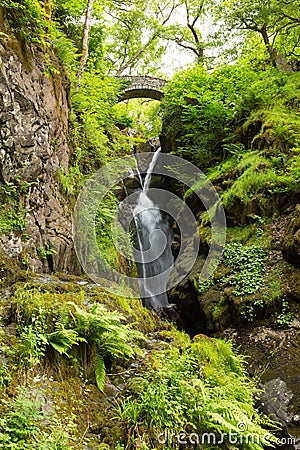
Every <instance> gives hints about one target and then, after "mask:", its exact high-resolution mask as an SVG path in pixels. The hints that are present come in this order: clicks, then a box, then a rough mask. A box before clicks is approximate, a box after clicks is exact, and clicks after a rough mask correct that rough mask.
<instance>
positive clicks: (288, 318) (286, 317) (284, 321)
mask: <svg viewBox="0 0 300 450" xmlns="http://www.w3.org/2000/svg"><path fill="white" fill-rule="evenodd" d="M294 318H295V315H294V314H293V313H292V312H291V310H290V305H289V303H288V302H287V301H286V300H283V301H282V308H281V313H280V314H279V316H278V317H277V319H276V322H277V325H278V326H279V327H280V328H286V327H287V326H289V324H290V323H291V322H292V320H293V319H294Z"/></svg>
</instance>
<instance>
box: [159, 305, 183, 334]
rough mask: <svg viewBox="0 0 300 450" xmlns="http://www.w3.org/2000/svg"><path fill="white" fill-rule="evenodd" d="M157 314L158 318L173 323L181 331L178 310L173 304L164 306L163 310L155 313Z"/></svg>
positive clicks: (181, 326)
mask: <svg viewBox="0 0 300 450" xmlns="http://www.w3.org/2000/svg"><path fill="white" fill-rule="evenodd" d="M157 314H158V315H159V317H161V318H162V319H164V320H168V321H169V322H172V323H174V324H175V325H176V326H177V328H179V329H180V330H182V329H183V328H184V325H183V322H182V319H181V316H180V313H179V310H178V308H177V306H176V305H175V304H170V305H167V306H164V307H163V308H160V309H159V310H158V311H157Z"/></svg>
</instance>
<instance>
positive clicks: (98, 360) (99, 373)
mask: <svg viewBox="0 0 300 450" xmlns="http://www.w3.org/2000/svg"><path fill="white" fill-rule="evenodd" d="M94 369H95V377H96V383H97V386H98V389H99V390H100V391H103V389H104V385H105V378H106V369H105V364H104V361H103V358H102V356H101V355H100V354H99V353H96V355H95V361H94Z"/></svg>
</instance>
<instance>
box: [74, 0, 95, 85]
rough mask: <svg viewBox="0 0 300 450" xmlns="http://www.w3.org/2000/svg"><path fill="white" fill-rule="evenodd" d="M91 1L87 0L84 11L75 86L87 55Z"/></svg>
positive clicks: (81, 73) (80, 75)
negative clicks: (80, 49)
mask: <svg viewBox="0 0 300 450" xmlns="http://www.w3.org/2000/svg"><path fill="white" fill-rule="evenodd" d="M93 3H94V0H88V4H87V8H86V13H85V21H84V27H83V36H82V52H81V58H80V64H79V69H78V73H77V79H78V82H77V87H79V86H80V83H81V80H82V75H83V71H84V68H85V65H86V62H87V59H88V56H89V36H90V29H91V22H92V15H93Z"/></svg>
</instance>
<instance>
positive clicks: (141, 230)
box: [133, 147, 174, 309]
mask: <svg viewBox="0 0 300 450" xmlns="http://www.w3.org/2000/svg"><path fill="white" fill-rule="evenodd" d="M160 150H161V149H160V147H159V148H158V149H157V150H156V152H155V153H154V155H153V158H152V161H151V163H150V165H149V167H148V170H147V173H146V177H145V180H144V182H142V177H141V174H140V173H139V171H138V175H139V180H140V183H141V187H142V191H141V193H140V195H139V198H138V203H137V205H136V207H135V208H134V211H133V217H134V222H135V228H136V234H137V241H138V244H139V250H140V255H141V258H140V263H137V270H138V275H139V280H140V287H141V291H142V297H143V299H144V304H145V306H147V307H149V308H153V309H158V308H162V307H164V306H167V305H168V304H169V302H168V297H167V293H166V290H167V283H168V279H169V273H170V271H171V268H172V265H173V262H174V259H173V255H172V251H171V244H172V238H173V235H172V230H171V227H170V225H169V223H168V220H165V219H164V218H163V216H162V213H161V211H160V210H159V208H157V207H156V206H155V204H154V202H153V201H152V200H151V199H150V198H149V196H148V190H149V186H150V182H151V177H152V173H153V169H154V167H155V164H156V162H157V158H158V156H159V152H160ZM154 277H155V278H154Z"/></svg>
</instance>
